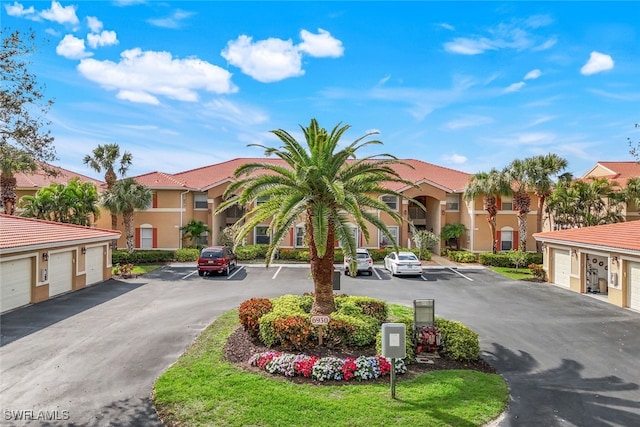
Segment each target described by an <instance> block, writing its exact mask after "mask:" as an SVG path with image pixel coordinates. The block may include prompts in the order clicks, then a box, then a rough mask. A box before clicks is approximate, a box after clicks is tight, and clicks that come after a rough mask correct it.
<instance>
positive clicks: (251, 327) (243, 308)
mask: <svg viewBox="0 0 640 427" xmlns="http://www.w3.org/2000/svg"><path fill="white" fill-rule="evenodd" d="M272 308H273V304H271V301H270V300H269V299H267V298H251V299H248V300H246V301H244V302H243V303H242V304H240V308H239V309H238V317H239V318H240V324H241V325H242V327H243V328H244V330H245V331H247V333H249V335H251V336H252V337H254V338H255V337H257V336H258V333H259V332H260V318H261V317H262V316H264V315H265V314H267V313H269V312H270V311H271V310H272Z"/></svg>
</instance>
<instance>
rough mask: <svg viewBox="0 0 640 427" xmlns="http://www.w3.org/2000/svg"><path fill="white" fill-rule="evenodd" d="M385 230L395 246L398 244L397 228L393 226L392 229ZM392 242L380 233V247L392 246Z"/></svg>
mask: <svg viewBox="0 0 640 427" xmlns="http://www.w3.org/2000/svg"><path fill="white" fill-rule="evenodd" d="M387 229H388V230H389V233H390V234H391V236H393V240H394V241H395V242H396V244H397V243H398V227H397V226H393V227H387ZM393 245H394V242H392V241H390V240H389V239H388V238H387V236H385V235H384V234H382V232H380V247H381V248H384V247H387V246H393Z"/></svg>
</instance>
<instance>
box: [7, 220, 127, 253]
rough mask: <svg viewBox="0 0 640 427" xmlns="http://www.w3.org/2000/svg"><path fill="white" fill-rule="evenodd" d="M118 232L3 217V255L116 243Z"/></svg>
mask: <svg viewBox="0 0 640 427" xmlns="http://www.w3.org/2000/svg"><path fill="white" fill-rule="evenodd" d="M121 234H122V233H120V232H119V231H117V230H105V229H102V228H92V227H83V226H81V225H73V224H63V223H61V222H53V221H43V220H40V219H33V218H23V217H19V216H12V215H5V214H0V254H3V253H7V252H15V251H16V250H27V249H34V248H41V247H55V246H63V245H68V244H70V243H72V242H77V243H83V242H84V243H89V242H96V241H104V240H110V239H117V238H119V237H120V235H121Z"/></svg>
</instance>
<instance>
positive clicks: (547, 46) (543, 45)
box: [533, 37, 558, 52]
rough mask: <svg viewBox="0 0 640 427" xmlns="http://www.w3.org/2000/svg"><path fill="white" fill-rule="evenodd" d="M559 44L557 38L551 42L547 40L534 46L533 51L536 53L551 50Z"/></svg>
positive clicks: (553, 38) (551, 39)
mask: <svg viewBox="0 0 640 427" xmlns="http://www.w3.org/2000/svg"><path fill="white" fill-rule="evenodd" d="M556 43H558V39H557V38H556V37H552V38H550V39H549V40H545V41H544V42H542V43H541V44H539V45H537V46H534V47H533V50H534V51H536V52H539V51H543V50H548V49H551V48H552V47H553V46H555V45H556Z"/></svg>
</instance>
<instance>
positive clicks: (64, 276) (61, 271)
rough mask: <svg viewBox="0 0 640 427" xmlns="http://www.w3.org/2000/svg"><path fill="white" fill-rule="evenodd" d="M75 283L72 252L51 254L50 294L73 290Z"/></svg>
mask: <svg viewBox="0 0 640 427" xmlns="http://www.w3.org/2000/svg"><path fill="white" fill-rule="evenodd" d="M72 283H73V255H72V252H60V253H57V254H51V255H49V296H50V297H52V296H54V295H58V294H61V293H63V292H68V291H70V290H71V284H72Z"/></svg>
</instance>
